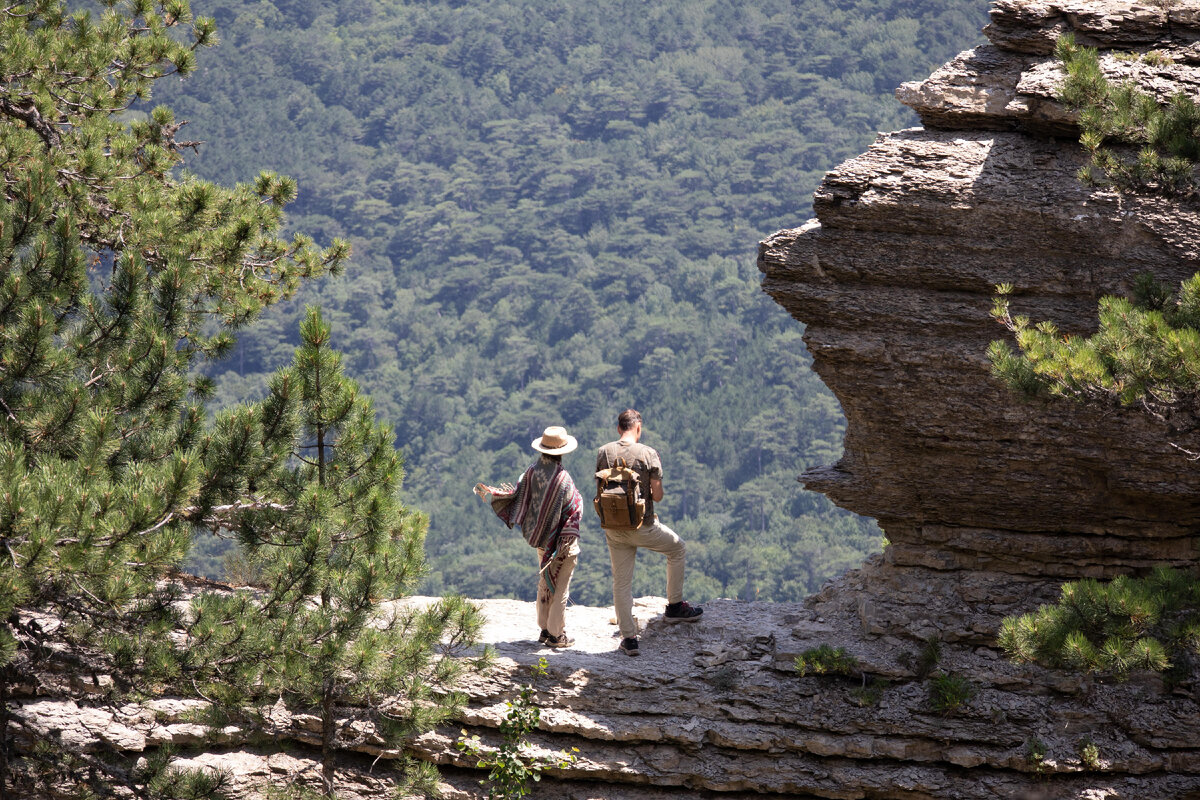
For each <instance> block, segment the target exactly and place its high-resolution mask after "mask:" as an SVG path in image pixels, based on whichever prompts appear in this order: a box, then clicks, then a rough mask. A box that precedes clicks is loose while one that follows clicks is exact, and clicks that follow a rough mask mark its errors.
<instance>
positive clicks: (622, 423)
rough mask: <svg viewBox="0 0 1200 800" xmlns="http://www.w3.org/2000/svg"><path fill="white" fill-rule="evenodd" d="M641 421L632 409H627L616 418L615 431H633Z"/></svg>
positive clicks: (639, 415)
mask: <svg viewBox="0 0 1200 800" xmlns="http://www.w3.org/2000/svg"><path fill="white" fill-rule="evenodd" d="M641 421H642V415H641V414H639V413H638V412H636V411H634V410H633V409H632V408H627V409H625V410H624V411H622V412H621V413H620V414H619V415H618V416H617V430H619V431H620V432H621V433H624V432H625V431H631V430H633V426H634V425H637V424H638V423H639V422H641Z"/></svg>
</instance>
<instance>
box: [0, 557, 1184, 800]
mask: <svg viewBox="0 0 1200 800" xmlns="http://www.w3.org/2000/svg"><path fill="white" fill-rule="evenodd" d="M584 557H585V558H597V557H603V553H602V552H600V551H599V548H597V547H595V546H592V547H590V548H587V549H586V550H585V551H584ZM913 577H914V576H912V575H911V574H910V575H908V576H906V577H905V582H907V581H909V580H912V579H913ZM881 579H883V580H886V576H883V575H881V571H880V569H879V566H878V565H876V566H875V567H869V568H867V569H865V570H863V571H860V572H856V573H851V574H849V575H847V576H845V577H844V578H842V579H841V580H840V581H837V582H834V583H832V584H830V585H829V586H828V587H827V588H826V589H825V591H824V592H822V594H821V595H820V596H818V597H816V598H814V599H812V600H810V601H809V602H807V603H803V604H771V603H747V602H739V601H733V600H721V601H716V602H714V603H710V604H708V605H707V607H706V611H705V614H704V618H703V619H702V620H701V621H700V622H698V623H695V624H676V625H671V624H668V623H667V622H666V621H665V620H664V619H663V618H662V610H663V607H664V605H665V600H663V599H662V598H642V599H641V600H639V601H638V603H637V605H636V607H635V614H636V615H637V616H638V617H639V619H640V621H641V623H642V625H643V631H642V636H641V645H642V648H641V649H642V654H641V655H640V656H639V657H638V658H636V659H632V658H627V657H626V656H624V655H622V654H620V653H618V652H617V651H616V645H617V641H618V638H617V633H616V626H615V624H614V622H613V620H612V617H611V611H610V610H609V609H597V608H580V607H574V608H572V609H570V610H569V611H568V624H569V626H570V632H571V634H572V635H573V636H574V637H575V638H576V644H575V646H574V647H572V648H570V649H567V650H560V651H554V650H551V649H549V648H545V647H542V646H541V645H539V644H538V643H537V641H536V640H535V637H536V634H537V627H536V625H535V624H534V620H535V618H536V617H535V612H534V607H533V604H532V603H524V602H520V601H514V600H486V601H482V603H481V605H482V608H483V611H484V614H485V615H486V617H487V619H488V624H487V625H486V627H485V629H484V631H483V639H484V641H485V642H486V643H488V644H491V645H492V646H493V647H494V648H495V651H496V657H495V660H494V662H493V665H492V667H491V669H490V670H488V671H487V672H485V673H483V674H480V675H476V676H474V677H473V678H471V679H470V680H468V681H467V682H466V684H465V685H464V686H463V687H462V688H463V689H464V690H465V692H466V694H467V696H468V698H469V702H468V707H467V710H466V713H465V714H464V715H463V717H462V719H461V720H459V721H458V722H457V723H456V724H454V725H452V726H446V727H445V728H444V729H441V730H439V731H436V732H433V733H430V734H427V735H425V736H423V737H421V738H420V739H418V740H416V741H414V742H413V743H412V745H411V750H410V752H412V753H415V754H416V755H417V756H418V757H420V758H424V759H427V760H430V761H434V762H436V763H438V764H439V765H440V768H441V771H442V787H441V788H442V792H443V796H444V797H445V798H447V799H448V800H480V798H482V797H483V796H484V792H483V791H482V789H481V788H480V786H479V780H480V778H481V777H482V775H481V774H480V772H479V771H477V770H474V769H471V767H472V766H473V763H472V761H471V760H470V759H468V758H466V757H465V756H463V755H462V754H461V753H460V752H459V751H458V749H457V748H456V747H455V742H456V741H457V740H458V738H459V737H460V736H461V735H462V734H461V731H462V730H465V731H466V732H467V733H468V734H471V735H479V736H480V738H481V740H482V741H483V742H484V743H485V744H487V743H491V744H494V743H496V741H497V738H498V737H497V734H496V729H497V727H498V726H499V724H500V721H501V720H502V719H503V718H504V716H505V714H506V713H507V706H506V703H507V702H508V701H510V700H512V699H513V698H514V697H515V696H516V694H517V691H518V688H519V686H521V685H522V684H525V683H531V684H533V685H534V686H535V687H536V688H537V690H538V692H537V696H536V698H537V702H538V704H539V705H540V706H541V707H542V724H541V730H539V731H538V733H537V734H536V735H534V736H532V737H531V742H532V744H533V746H534V748H535V752H538V753H541V754H550V753H552V752H554V751H557V750H563V749H570V748H572V747H575V748H578V750H579V759H578V761H577V762H576V763H575V764H574V765H572V766H571V767H570V768H569V769H567V770H563V771H557V770H555V771H551V772H550V773H548V774H547V776H546V777H544V778H543V780H542V782H541V783H539V784H536V785H535V786H534V792H533V794H532V796H533V797H535V798H539V799H540V800H549V799H550V798H573V799H574V800H683V798H710V799H711V800H718V799H719V800H752V798H753V799H754V800H763V798H772V797H775V798H784V797H786V798H797V799H798V800H814V799H815V798H841V799H844V800H848V799H849V798H875V799H883V798H906V799H909V800H916V799H918V798H919V799H921V800H925V799H926V798H958V799H960V800H977V799H978V798H1044V799H1045V800H1049V799H1050V798H1055V800H1058V799H1061V798H1089V799H1091V800H1098V799H1099V798H1139V800H1168V798H1169V799H1170V800H1183V799H1185V798H1193V800H1195V798H1200V777H1198V776H1200V741H1198V740H1197V737H1196V731H1197V730H1200V709H1198V707H1197V704H1196V702H1195V699H1194V697H1193V696H1192V695H1191V694H1190V692H1189V691H1187V690H1186V689H1177V690H1176V691H1164V687H1163V684H1162V681H1161V680H1160V679H1158V678H1157V677H1155V678H1153V679H1146V678H1143V679H1140V680H1135V681H1130V682H1128V683H1111V682H1106V681H1102V680H1094V679H1086V680H1080V679H1078V678H1076V677H1073V676H1070V675H1067V674H1064V673H1055V672H1048V671H1046V670H1042V669H1040V668H1036V667H1027V666H1019V665H1014V664H1012V663H1010V662H1008V661H1007V660H1005V659H1004V658H1002V657H1001V656H1000V655H999V654H998V653H997V652H996V651H995V650H994V649H993V648H991V647H988V646H974V645H970V644H967V643H962V642H959V643H954V642H944V643H942V644H941V645H940V647H939V648H936V650H938V651H939V652H933V650H934V648H931V646H930V645H929V643H928V640H927V639H923V638H921V637H919V636H917V635H915V634H916V633H919V632H928V634H929V635H933V634H935V633H936V632H938V631H939V630H940V629H941V626H940V619H939V615H940V613H941V611H942V608H941V607H940V606H939V605H938V604H937V602H936V598H937V597H939V596H940V595H942V594H944V592H945V587H944V586H941V585H938V584H937V583H936V582H932V581H930V582H927V583H925V584H924V585H920V586H918V585H915V584H911V585H907V586H906V587H905V586H901V585H898V584H897V585H888V584H883V583H879V581H880V580H881ZM1020 594H1022V592H1021V591H1020V589H1019V588H1016V589H1014V591H1013V596H1014V597H1016V596H1018V595H1020ZM923 597H924V598H925V599H927V600H931V601H935V602H931V603H929V604H928V605H927V607H926V608H924V609H923V610H920V611H916V610H915V609H918V608H920V606H921V605H922V598H923ZM837 598H843V599H844V598H859V601H860V602H869V603H874V604H876V607H875V608H873V609H869V608H865V607H860V608H857V609H849V608H848V607H847V605H846V604H845V603H844V602H841V601H839V600H838V599H837ZM866 598H872V599H870V600H869V601H868V600H867V599H866ZM418 602H419V600H418ZM891 615H900V616H907V617H908V618H910V621H911V624H912V631H913V633H914V635H892V634H889V633H886V632H885V631H884V630H882V629H881V627H880V626H879V625H877V624H876V621H877V620H879V619H887V618H889V617H890V616H891ZM883 627H887V626H883ZM820 646H828V647H833V648H843V649H844V650H845V651H846V653H848V654H849V655H850V656H852V657H853V659H854V666H853V668H852V669H850V670H849V674H845V675H811V674H810V675H806V676H801V675H800V674H798V673H797V671H796V670H795V668H794V661H795V658H796V657H797V656H799V655H802V654H804V653H805V652H806V651H808V650H811V649H813V648H817V647H820ZM542 658H544V659H545V660H546V662H547V675H546V676H545V677H541V678H535V677H534V676H533V674H532V670H531V667H532V666H533V665H535V664H536V663H537V662H538V660H539V659H542ZM934 662H936V663H934ZM945 675H956V676H961V677H962V678H963V679H964V680H965V681H966V684H965V685H966V687H967V690H968V695H967V696H966V697H965V699H964V702H963V703H962V704H961V706H959V707H956V708H948V707H945V704H943V705H942V706H939V705H938V703H937V701H936V691H937V686H938V680H937V678H936V677H935V676H945ZM86 689H87V687H86V686H83V685H77V686H75V688H74V690H72V691H68V690H67V688H66V687H64V686H62V685H58V686H57V687H56V688H55V689H54V694H55V696H54V697H53V698H50V697H37V696H29V697H26V698H24V700H23V701H22V702H21V703H20V706H19V710H20V713H21V714H22V715H23V716H24V717H25V718H26V719H28V720H30V721H33V722H35V723H36V724H38V725H39V726H41V727H43V728H44V729H47V730H57V731H59V732H60V734H61V736H62V739H63V741H64V742H69V743H70V744H71V745H72V746H74V747H76V748H78V749H80V750H91V749H99V748H105V747H113V748H117V749H121V750H124V751H126V752H131V753H134V754H137V753H142V752H148V751H149V750H151V749H153V748H155V747H159V746H162V745H165V744H172V745H173V746H174V747H175V749H176V752H177V756H178V763H179V764H180V765H183V766H190V767H204V768H209V769H219V770H223V771H225V772H227V773H228V774H229V775H231V776H232V782H231V788H232V790H233V792H232V793H233V796H234V797H237V798H246V800H250V798H254V799H255V800H258V798H262V797H263V796H264V789H265V787H266V786H273V787H275V788H276V789H278V788H279V787H280V786H282V785H284V784H286V783H292V784H296V785H308V786H310V787H315V785H316V780H315V778H316V773H317V771H318V767H317V756H316V749H315V747H314V745H315V742H316V735H317V733H318V731H319V726H318V725H317V724H316V720H315V719H313V718H310V717H307V716H305V715H302V714H293V713H291V712H289V711H288V710H287V709H285V708H283V707H282V705H279V706H276V707H275V708H270V709H264V713H263V718H264V724H265V729H261V730H258V731H250V730H243V729H240V728H238V727H236V726H233V725H230V726H226V727H224V728H221V729H219V730H216V731H209V730H207V729H205V728H204V727H203V726H201V725H199V724H197V722H196V710H197V707H198V705H199V704H198V703H196V702H195V701H184V700H179V699H171V698H162V699H158V700H153V701H149V702H148V703H146V704H144V705H140V706H139V705H129V706H124V707H119V708H106V707H104V706H103V705H101V704H99V703H98V701H97V700H96V699H95V698H91V699H89V694H88V692H87V691H86ZM64 693H67V694H73V695H74V696H73V697H72V698H70V699H67V698H65V697H64V696H63V694H64ZM1086 742H1091V743H1093V744H1094V745H1095V747H1096V749H1097V753H1098V754H1099V755H1098V758H1099V762H1098V763H1097V764H1093V765H1091V766H1085V765H1084V763H1083V762H1082V760H1081V757H1080V750H1081V747H1082V745H1083V744H1084V743H1086ZM343 744H344V749H343V751H342V753H341V757H340V759H339V773H340V775H341V776H342V779H341V782H340V784H339V792H340V793H341V794H340V796H341V797H342V798H343V800H382V798H385V797H388V796H389V794H388V793H389V790H390V788H391V786H392V783H393V781H394V779H395V775H396V773H395V763H396V762H395V759H396V758H397V756H398V755H399V753H396V752H392V751H387V750H384V749H382V748H381V746H380V744H379V742H378V740H377V739H375V738H374V737H373V736H372V735H371V733H370V732H369V731H367V732H365V733H364V732H363V731H357V732H355V736H354V739H353V741H350V740H346V741H345V742H344V743H343ZM1037 752H1042V753H1044V754H1045V758H1044V759H1038V758H1036V757H1035V756H1034V754H1035V753H1037Z"/></svg>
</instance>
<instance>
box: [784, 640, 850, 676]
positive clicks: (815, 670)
mask: <svg viewBox="0 0 1200 800" xmlns="http://www.w3.org/2000/svg"><path fill="white" fill-rule="evenodd" d="M794 663H795V665H796V671H797V672H799V673H800V674H801V675H802V676H803V675H808V674H810V673H811V674H813V675H853V674H855V673H856V672H857V670H858V660H857V659H855V658H854V656H852V655H850V654H849V653H847V652H846V650H845V648H842V647H837V648H834V647H831V646H830V645H827V644H823V645H821V646H820V647H814V648H812V649H810V650H805V651H804V652H803V653H801V654H800V655H798V656H796V660H795V662H794Z"/></svg>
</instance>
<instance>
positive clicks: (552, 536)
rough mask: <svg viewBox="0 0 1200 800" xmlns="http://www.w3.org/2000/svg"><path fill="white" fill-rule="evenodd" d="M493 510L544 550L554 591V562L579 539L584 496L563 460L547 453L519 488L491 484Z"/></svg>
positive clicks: (543, 565)
mask: <svg viewBox="0 0 1200 800" xmlns="http://www.w3.org/2000/svg"><path fill="white" fill-rule="evenodd" d="M489 489H490V491H491V504H492V510H493V511H495V512H496V516H498V517H500V519H501V520H503V521H504V524H505V525H507V526H508V527H510V528H511V527H513V526H514V525H517V526H520V528H521V533H522V534H524V536H525V541H527V542H529V544H530V545H532V546H533V547H536V548H538V549H540V550H541V551H542V560H541V569H540V572H541V575H542V577H543V578H544V579H545V581H546V583H547V584H548V585H549V587H550V593H551V594H553V593H554V578H555V577H556V576H555V575H554V574H552V570H551V569H550V565H551V562H552V561H553V560H554V557H555V556H556V555H558V553H559V550H560V549H562V548H564V547H565V545H567V544H569V543H570V540H571V539H577V538H579V522H580V520H581V518H582V517H583V497H582V496H581V495H580V494H579V490H578V489H576V488H575V481H573V480H571V475H570V473H568V472H567V471H566V470H565V469H563V466H562V463H561V462H559V461H556V460H555V459H552V458H547V457H545V456H543V457H541V458H539V459H538V460H537V461H536V462H535V463H534V464H532V465H531V466H530V467H529V469H527V470H525V473H524V474H523V475H521V478H520V480H518V481H517V485H516V486H515V487H512V486H503V487H500V488H493V487H489Z"/></svg>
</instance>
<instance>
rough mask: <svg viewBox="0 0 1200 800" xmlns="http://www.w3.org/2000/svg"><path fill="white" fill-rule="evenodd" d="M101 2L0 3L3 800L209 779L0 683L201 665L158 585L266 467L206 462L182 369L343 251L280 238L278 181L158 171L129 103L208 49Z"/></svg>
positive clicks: (170, 138)
mask: <svg viewBox="0 0 1200 800" xmlns="http://www.w3.org/2000/svg"><path fill="white" fill-rule="evenodd" d="M104 5H105V7H106V9H107V10H106V11H105V12H104V13H103V14H102V15H101V16H100V17H99V18H98V19H97V18H93V17H92V16H90V15H88V14H87V13H85V12H79V13H75V14H68V13H67V9H66V6H65V5H64V4H63V3H62V2H58V1H57V0H38V1H37V2H32V3H28V4H18V5H9V6H6V7H5V8H4V9H0V41H3V42H4V46H3V47H2V48H0V172H2V176H3V186H2V187H0V191H2V192H3V202H2V203H0V267H2V271H0V794H4V795H5V796H10V795H12V796H31V797H35V796H40V795H48V794H51V793H52V792H54V793H65V792H70V791H76V792H77V793H78V794H80V795H81V796H86V795H88V794H90V793H93V792H96V791H101V790H102V787H103V786H104V785H108V784H116V785H120V786H122V787H125V788H126V789H128V790H129V791H130V792H132V793H134V795H136V796H139V797H150V796H161V795H163V794H164V793H166V794H173V795H176V796H184V795H185V794H197V795H202V794H205V793H211V792H212V791H214V790H216V789H219V786H218V785H209V786H207V787H205V786H202V785H201V784H202V783H203V781H199V782H197V781H193V780H192V778H186V779H184V778H181V777H180V776H178V775H177V776H174V777H171V776H169V775H167V774H166V773H165V772H163V770H161V769H159V770H157V771H152V772H153V774H152V773H151V772H147V771H145V770H142V771H138V770H136V769H134V768H133V765H132V764H130V763H129V762H128V761H126V760H123V759H121V758H119V757H118V756H115V755H112V754H103V753H64V752H63V751H62V750H61V749H59V748H56V747H55V744H56V743H55V739H54V735H53V732H50V731H44V730H39V729H37V728H36V727H35V726H32V725H31V724H29V722H28V720H27V719H25V718H24V717H23V716H22V715H21V714H20V711H19V706H18V705H17V704H16V703H15V701H14V698H13V690H14V687H16V686H17V685H19V684H21V683H22V682H25V683H28V681H29V680H30V676H31V675H34V674H36V673H37V672H38V671H39V670H42V669H45V668H46V667H47V665H48V664H52V663H53V662H68V664H70V663H71V662H74V666H75V667H76V668H78V667H84V668H86V669H88V670H92V671H96V672H103V673H107V674H110V675H111V676H112V677H113V679H114V682H113V684H112V686H111V688H109V689H106V690H103V691H99V690H98V692H97V695H98V696H97V697H96V700H97V701H98V702H99V701H102V700H104V699H105V697H104V696H105V695H106V696H107V698H108V699H109V700H110V701H116V700H117V699H118V698H119V697H120V696H122V695H124V694H125V693H127V692H130V691H138V692H149V691H155V690H157V689H159V688H161V687H163V686H165V685H168V684H173V685H177V684H178V683H179V682H180V681H181V679H182V678H184V677H190V676H191V675H199V674H201V673H202V672H203V671H204V670H205V669H208V668H209V667H210V666H211V665H205V664H202V663H200V662H199V661H198V660H197V657H196V655H195V654H192V653H190V652H189V651H187V650H186V649H184V648H180V647H179V646H177V645H176V644H175V643H174V642H173V640H172V638H171V637H170V636H169V634H170V633H171V632H172V631H175V630H178V629H179V627H180V626H181V625H183V624H184V619H183V618H182V616H181V614H180V612H179V611H178V610H177V609H178V606H177V605H176V604H175V603H174V600H175V599H176V591H175V590H174V589H172V588H171V586H170V585H169V584H166V583H163V582H162V581H161V578H162V577H163V576H164V574H165V572H166V571H167V570H168V569H169V568H170V567H172V566H173V565H175V564H178V563H179V561H180V560H181V558H182V557H183V555H184V553H185V552H186V549H187V547H188V541H189V536H190V532H191V529H192V526H193V525H194V524H196V523H198V522H205V523H206V524H210V525H220V524H222V520H223V519H224V518H225V517H226V516H228V515H229V514H231V513H234V512H236V511H238V510H242V509H244V508H246V507H252V506H256V505H261V504H263V503H264V502H267V504H269V501H263V500H262V499H261V498H259V497H258V496H257V495H256V494H255V493H254V492H253V491H248V483H247V481H246V480H245V478H244V475H245V474H246V472H247V470H250V471H253V469H255V468H256V467H257V466H261V465H256V464H254V463H251V464H246V465H243V464H240V463H230V462H228V461H227V460H226V461H225V462H224V463H222V459H221V458H217V457H216V456H215V455H214V454H215V453H216V452H217V451H219V450H221V449H222V448H226V449H227V451H228V450H229V448H232V447H234V446H235V445H236V443H237V441H238V435H239V434H238V432H237V431H234V430H233V429H232V428H230V427H229V426H228V425H226V426H225V427H223V428H218V429H213V430H209V429H208V426H207V425H206V419H205V412H204V399H205V397H206V396H207V394H208V393H209V391H210V386H209V385H208V382H207V381H205V380H204V379H201V378H196V377H194V376H193V375H192V373H191V371H190V370H191V367H192V365H193V364H195V363H197V362H198V361H199V360H202V359H206V358H210V357H213V356H217V355H220V354H221V353H223V352H225V351H227V350H228V348H229V346H230V344H231V343H232V341H233V332H234V331H235V330H236V329H237V328H238V327H240V326H241V325H243V324H245V323H247V322H249V321H250V320H252V319H253V318H254V317H255V316H256V315H257V314H258V312H259V311H260V310H261V309H262V308H264V307H265V306H267V305H269V304H271V303H273V302H276V301H277V300H279V299H281V298H284V297H287V296H289V295H290V294H291V293H292V292H293V291H294V290H295V289H296V287H297V286H298V284H299V281H300V280H301V279H303V278H304V277H308V276H312V275H317V274H320V273H322V272H324V271H327V270H335V269H338V268H339V267H340V265H341V263H342V261H343V260H344V258H345V257H346V255H347V247H346V245H345V244H343V243H340V242H335V243H334V245H333V246H332V247H330V248H329V249H326V250H321V249H319V248H316V247H314V246H313V244H312V242H311V241H309V240H307V239H305V238H303V237H296V238H294V239H292V240H291V241H284V240H282V239H280V238H279V236H278V229H279V225H280V221H281V215H282V208H283V205H284V204H285V203H286V202H288V201H289V200H290V199H291V198H292V197H294V194H295V185H294V183H293V182H291V181H289V180H287V179H283V178H280V177H278V176H274V175H269V174H264V175H261V176H260V177H259V178H258V179H257V180H256V181H255V183H254V185H253V186H238V187H235V188H233V189H225V188H220V187H217V186H214V185H212V184H208V183H205V182H202V181H197V180H193V179H189V178H187V177H178V176H176V175H174V173H173V170H174V169H175V168H176V167H177V166H178V165H179V164H180V162H181V160H182V154H183V152H184V151H185V150H186V148H188V147H194V146H195V144H196V143H190V142H185V141H181V140H179V139H178V138H177V134H178V132H179V130H180V127H181V125H180V124H179V123H177V122H175V120H174V118H173V117H172V115H171V113H170V112H169V111H168V110H166V109H162V108H156V109H154V111H153V112H151V113H150V114H148V115H144V114H143V115H139V114H137V113H134V112H129V109H130V107H131V105H132V104H133V103H134V102H136V101H140V100H145V99H146V98H148V97H149V95H150V90H151V86H152V84H153V82H154V80H156V79H158V78H160V77H162V76H164V75H168V74H186V73H188V72H189V71H191V69H192V68H193V66H194V51H195V49H197V48H199V47H202V46H206V45H208V44H212V43H213V42H214V41H215V38H214V34H213V26H212V22H211V20H206V19H193V18H192V16H191V13H190V11H189V9H188V6H187V3H186V2H182V1H181V0H163V1H162V2H150V1H149V0H132V1H131V2H129V3H121V4H119V3H116V2H106V3H105V4H104ZM121 113H126V117H127V118H131V117H132V121H130V122H128V123H126V122H122V121H120V120H119V119H118V118H117V116H116V115H118V114H121ZM218 464H221V467H222V468H221V469H220V470H218V471H215V470H214V466H216V465H218ZM43 614H49V615H50V618H52V619H54V620H55V622H54V623H53V624H50V623H47V621H46V620H47V618H46V617H45V616H42V615H43ZM51 640H54V642H53V646H51V644H52V643H51ZM202 668H203V669H202ZM18 740H19V742H20V755H19V756H18V754H17V753H18ZM150 763H151V764H152V765H153V764H157V765H158V766H159V767H163V766H165V764H164V762H163V761H162V760H161V759H151V760H150ZM181 781H182V783H181ZM184 783H186V784H188V786H186V787H185V786H183V784H184ZM218 783H219V782H218ZM189 787H190V788H189Z"/></svg>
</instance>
